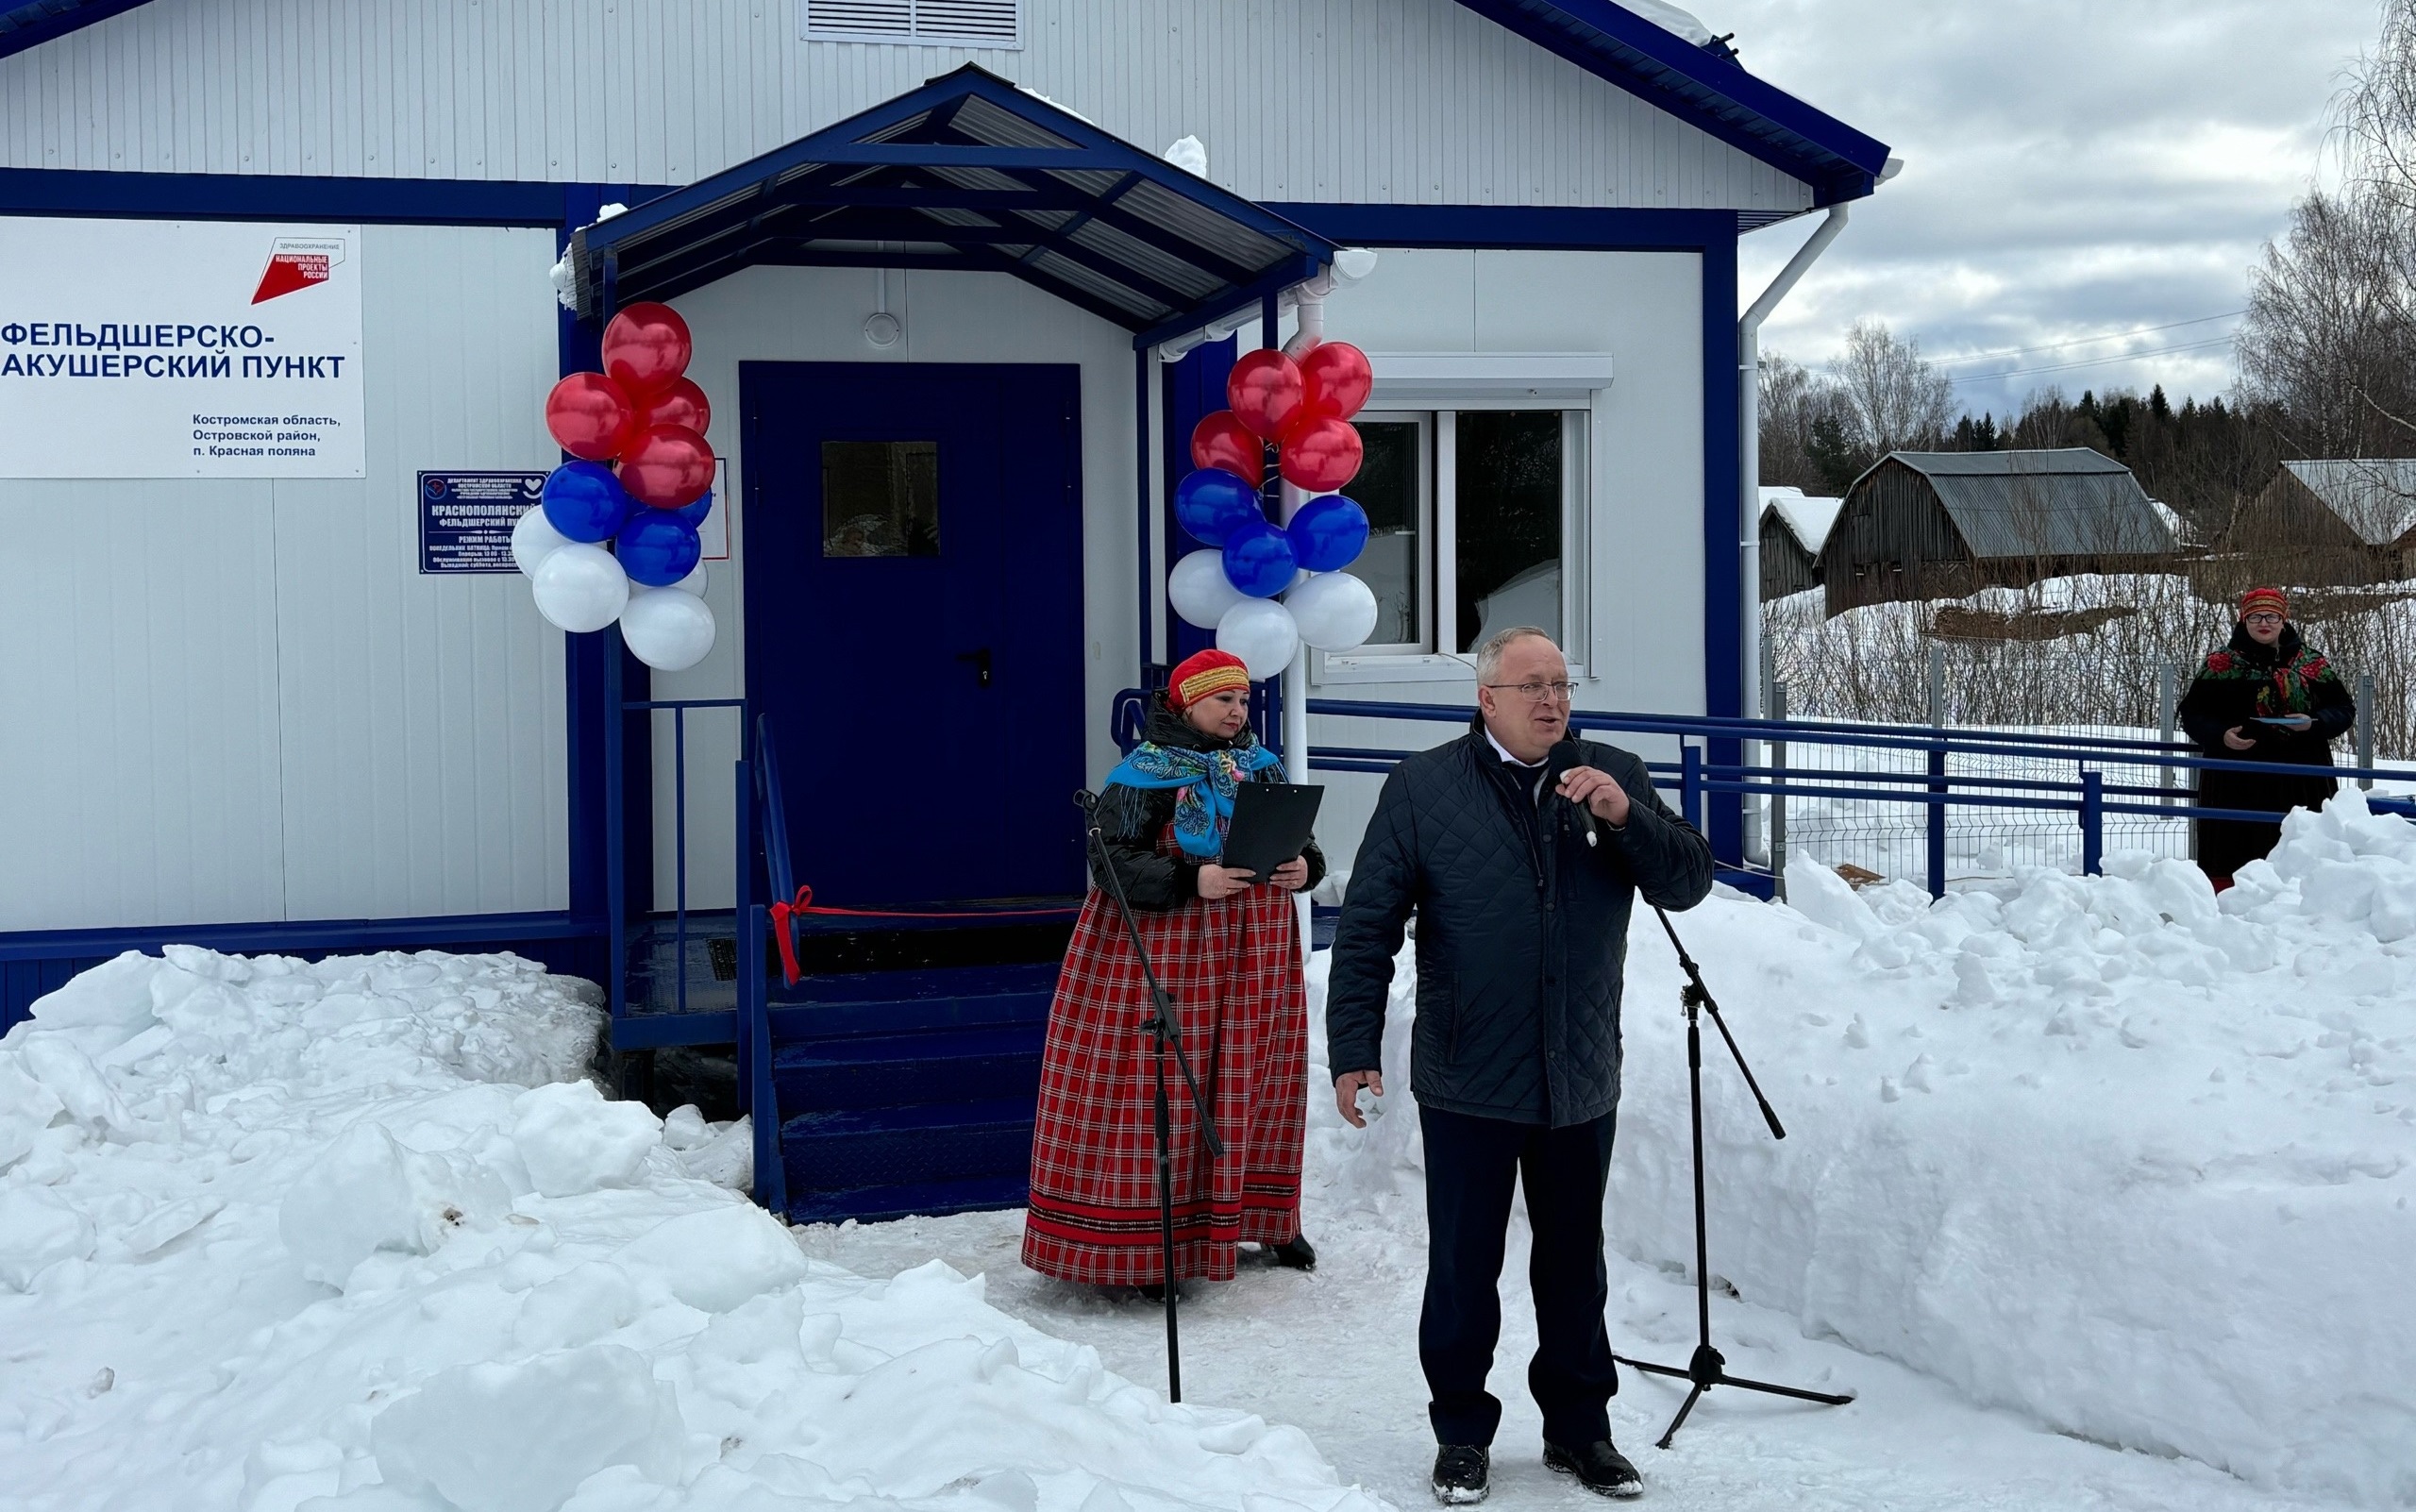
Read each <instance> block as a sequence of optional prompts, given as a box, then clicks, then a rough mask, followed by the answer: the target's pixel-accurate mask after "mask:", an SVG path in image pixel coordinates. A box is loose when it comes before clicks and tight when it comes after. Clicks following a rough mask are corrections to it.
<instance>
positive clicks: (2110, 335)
mask: <svg viewBox="0 0 2416 1512" xmlns="http://www.w3.org/2000/svg"><path fill="white" fill-rule="evenodd" d="M2247 313H2248V311H2245V310H2226V311H2223V313H2222V314H2220V315H2200V316H2198V317H2197V318H2196V319H2194V320H2175V321H2170V322H2168V323H2166V324H2164V325H2162V326H2140V327H2138V328H2135V329H2132V330H2115V331H2107V332H2106V334H2105V335H2103V336H2075V337H2073V338H2072V340H2071V341H2068V342H2049V343H2047V344H2044V345H2042V346H2008V347H2006V348H2005V350H2004V351H2001V352H1971V353H1968V354H1966V355H1964V356H1962V357H1940V358H1938V359H1935V360H1934V361H1933V362H1932V364H1931V365H1932V366H1935V367H1953V366H1954V365H1955V364H1956V363H1958V362H1984V361H1988V359H1990V358H1995V357H2021V356H2023V355H2024V354H2026V353H2030V352H2057V351H2061V350H2063V349H2064V348H2065V347H2067V346H2087V345H2089V344H2091V343H2094V342H2111V341H2120V340H2122V338H2123V337H2125V336H2146V335H2149V334H2151V333H2153V332H2156V331H2159V330H2178V329H2180V328H2182V327H2184V326H2204V325H2206V324H2207V323H2208V322H2210V321H2217V320H2229V319H2231V318H2232V317H2233V316H2235V315H2245V314H2247Z"/></svg>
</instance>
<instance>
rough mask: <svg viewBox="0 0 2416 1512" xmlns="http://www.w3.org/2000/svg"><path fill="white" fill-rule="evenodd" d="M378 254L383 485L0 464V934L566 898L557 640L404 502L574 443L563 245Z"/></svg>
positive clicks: (522, 243)
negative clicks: (108, 475)
mask: <svg viewBox="0 0 2416 1512" xmlns="http://www.w3.org/2000/svg"><path fill="white" fill-rule="evenodd" d="M361 256H362V260H363V261H364V262H365V263H366V264H367V270H366V271H367V277H366V278H365V279H364V285H365V289H364V294H363V301H362V303H363V310H362V318H363V333H362V334H363V346H364V351H365V355H366V357H367V360H368V361H367V365H366V368H365V376H364V383H365V389H366V398H367V404H368V416H367V422H368V428H369V429H368V468H367V476H366V477H364V478H362V479H345V480H340V481H308V482H277V483H270V482H267V481H260V482H232V481H227V482H221V481H208V482H194V481H111V482H27V481H0V542H5V546H0V569H5V576H6V578H7V580H8V584H9V587H8V591H7V592H5V593H0V647H6V648H7V654H6V655H5V656H0V711H5V714H0V772H5V773H7V774H8V781H6V782H5V783H0V858H5V864H0V931H8V930H24V929H71V928H90V927H101V926H113V925H114V926H131V925H145V924H180V923H211V922H254V921H268V920H278V919H311V918H342V917H356V916H369V917H392V916H413V915H431V914H456V913H478V912H490V911H506V910H519V909H542V908H560V907H562V906H564V904H565V901H566V896H567V883H566V880H565V863H564V859H563V858H564V844H565V840H564V836H565V822H564V799H563V781H564V780H563V771H564V746H563V731H562V637H561V635H559V634H558V633H555V632H553V631H551V630H546V629H545V626H544V624H543V622H542V621H540V620H539V619H538V618H537V615H536V612H535V609H534V607H533V606H532V605H531V604H530V603H529V601H528V584H527V583H526V582H525V581H524V580H521V579H520V578H519V577H517V576H516V575H515V576H508V577H479V578H455V579H444V578H423V577H420V576H419V575H418V571H417V569H418V549H419V546H418V534H417V515H416V512H415V511H416V507H417V506H416V504H415V501H414V488H415V478H414V474H415V473H416V471H417V470H418V469H420V468H424V467H427V468H475V467H513V468H517V467H536V468H543V467H545V466H547V465H549V464H550V463H551V462H552V461H553V460H554V457H555V453H554V451H553V449H552V446H551V445H550V443H549V442H548V441H547V440H546V437H545V429H544V426H543V419H542V411H543V404H544V398H545V390H546V388H547V387H548V386H549V385H550V383H551V382H552V380H553V377H554V374H555V371H556V368H557V366H558V363H557V361H556V357H555V334H554V321H553V315H552V306H551V303H550V301H549V300H548V298H547V297H546V295H547V289H546V284H545V268H546V266H547V264H548V263H550V262H551V261H552V260H553V240H552V237H551V235H550V234H549V233H546V232H543V231H507V230H486V229H457V228H445V227H375V226H373V227H364V228H363V230H362V247H361Z"/></svg>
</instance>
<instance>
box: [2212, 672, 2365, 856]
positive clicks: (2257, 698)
mask: <svg viewBox="0 0 2416 1512" xmlns="http://www.w3.org/2000/svg"><path fill="white" fill-rule="evenodd" d="M2259 714H2266V715H2282V714H2306V715H2307V716H2308V717H2309V718H2311V719H2312V720H2313V721H2314V723H2313V724H2312V725H2310V726H2309V727H2308V728H2307V730H2306V731H2294V730H2284V729H2280V728H2278V727H2275V726H2273V725H2259V724H2257V723H2255V720H2256V718H2257V715H2259ZM2180 716H2181V725H2182V728H2183V729H2184V730H2186V731H2189V733H2190V740H2191V741H2192V742H2193V743H2195V744H2196V746H2197V748H2198V749H2199V750H2200V751H2201V752H2202V753H2204V754H2206V755H2207V756H2210V757H2214V758H2217V759H2220V760H2223V761H2234V762H2272V763H2273V764H2275V765H2276V766H2277V767H2279V768H2281V769H2280V770H2277V771H2275V772H2274V774H2273V775H2272V776H2270V777H2269V776H2267V775H2266V774H2264V773H2263V772H2226V771H2202V772H2200V773H2199V774H2198V803H2199V806H2200V807H2203V808H2210V809H2257V810H2260V811H2262V812H2264V813H2268V814H2275V815H2280V814H2288V813H2289V812H2290V810H2292V809H2295V808H2307V809H2314V808H2322V807H2323V806H2324V799H2326V798H2330V797H2331V796H2332V795H2333V794H2334V793H2335V792H2337V791H2339V788H2340V783H2339V782H2338V781H2335V780H2334V779H2333V778H2332V777H2331V776H2329V775H2325V776H2321V777H2317V776H2312V775H2307V776H2301V775H2296V774H2292V773H2290V770H2289V769H2290V768H2292V767H2304V766H2330V765H2331V764H2332V742H2333V741H2335V740H2337V739H2339V738H2340V737H2341V735H2342V734H2344V733H2346V732H2347V731H2348V730H2349V728H2350V727H2351V726H2352V725H2354V724H2356V723H2357V700H2355V699H2354V698H2352V697H2349V690H2348V688H2347V687H2345V686H2344V685H2343V684H2342V683H2341V675H2340V673H2339V672H2338V671H2336V670H2335V669H2334V668H2333V666H2332V664H2330V663H2329V662H2327V661H2325V660H2324V653H2323V652H2321V651H2318V650H2316V649H2314V648H2313V647H2309V646H2307V644H2306V643H2305V642H2304V641H2302V640H2300V638H2299V631H2298V627H2297V626H2295V625H2285V626H2284V627H2282V637H2281V639H2280V640H2278V641H2276V642H2275V643H2274V644H2273V645H2272V646H2259V645H2257V642H2256V640H2255V639H2254V638H2253V637H2251V636H2250V635H2249V633H2248V627H2247V626H2245V625H2236V626H2234V627H2233V628H2232V632H2231V644H2230V645H2228V646H2226V647H2223V649H2222V650H2220V651H2217V652H2215V653H2213V654H2212V655H2210V656H2208V657H2207V658H2206V663H2205V664H2203V665H2202V666H2200V667H2199V669H2198V675H2197V677H2196V678H2195V679H2193V680H2191V681H2190V693H2189V696H2188V697H2184V698H2183V699H2182V700H2181V709H2180ZM2235 729H2237V730H2240V731H2242V732H2243V733H2246V734H2250V735H2254V736H2256V737H2257V744H2256V746H2255V747H2254V748H2251V749H2248V750H2234V749H2232V748H2230V747H2229V746H2226V745H2224V744H2223V731H2227V730H2235ZM2281 837H2282V827H2281V823H2280V821H2279V820H2278V819H2277V820H2275V821H2274V822H2273V823H2271V824H2257V823H2251V822H2248V821H2243V820H2227V819H2202V820H2200V821H2199V827H2198V865H2199V866H2200V867H2201V868H2202V869H2203V870H2205V871H2206V874H2207V875H2208V876H2210V877H2228V876H2230V875H2231V874H2232V873H2233V872H2235V871H2238V870H2239V869H2240V867H2242V866H2244V865H2248V864H2249V863H2250V862H2252V861H2255V860H2257V858H2258V857H2260V856H2263V855H2265V854H2266V853H2268V852H2269V851H2271V850H2272V849H2273V847H2274V844H2275V843H2276V842H2277V841H2279V840H2280V839H2281Z"/></svg>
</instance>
